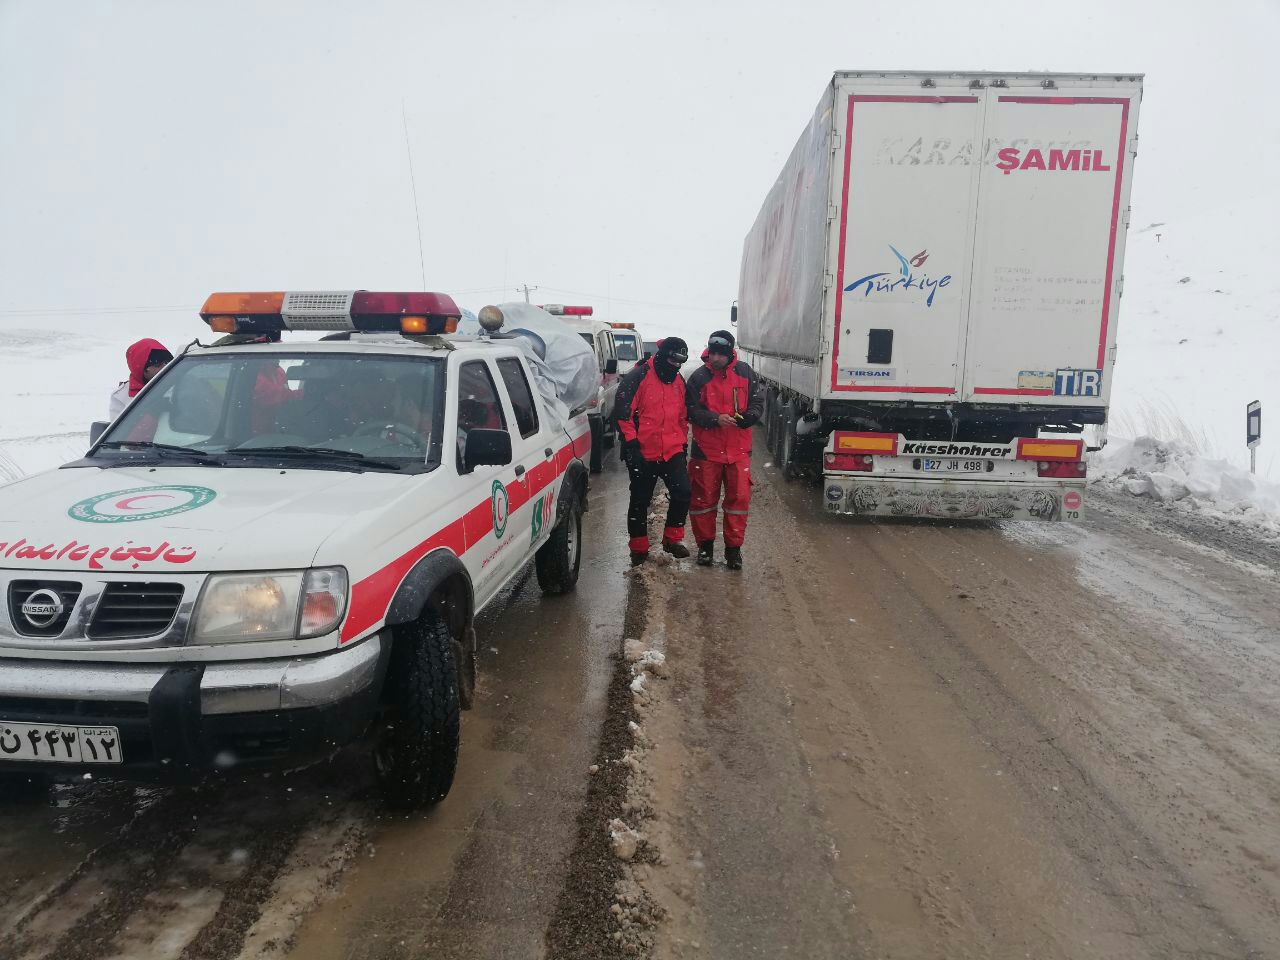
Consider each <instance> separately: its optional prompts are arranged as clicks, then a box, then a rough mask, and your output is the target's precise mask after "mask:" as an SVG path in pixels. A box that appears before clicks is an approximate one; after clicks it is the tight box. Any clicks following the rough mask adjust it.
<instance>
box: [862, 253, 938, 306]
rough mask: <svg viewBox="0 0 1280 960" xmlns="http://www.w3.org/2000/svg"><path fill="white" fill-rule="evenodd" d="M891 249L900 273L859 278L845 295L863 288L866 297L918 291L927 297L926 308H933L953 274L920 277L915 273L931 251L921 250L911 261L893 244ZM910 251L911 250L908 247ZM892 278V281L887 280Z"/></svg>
mask: <svg viewBox="0 0 1280 960" xmlns="http://www.w3.org/2000/svg"><path fill="white" fill-rule="evenodd" d="M889 249H890V250H892V251H893V255H894V256H895V257H897V258H898V273H897V274H894V273H893V272H892V271H890V270H882V271H880V272H879V273H869V274H867V275H866V276H865V277H859V278H858V279H857V280H855V281H853V283H851V284H849V285H848V286H847V287H845V288H844V292H845V293H853V292H854V291H855V290H857V289H858V288H859V287H861V288H862V295H863V296H864V297H869V296H871V294H872V293H888V294H893V295H897V294H906V293H909V292H910V291H912V290H916V291H918V292H920V293H923V294H924V295H925V298H924V302H925V306H927V307H932V306H933V298H934V297H935V296H937V294H938V291H939V290H941V289H942V288H943V287H945V286H947V285H948V284H949V283H951V274H949V273H948V274H947V275H946V276H944V277H940V278H936V279H935V278H934V277H930V276H929V275H928V274H927V273H921V274H919V275H918V276H917V275H916V273H915V271H916V269H918V268H919V267H923V266H924V262H925V261H926V260H928V259H929V251H928V250H921V251H920V252H919V253H917V254H916V255H915V256H914V257H912V258H911V259H909V260H908V259H907V258H906V257H904V256H903V255H902V254H900V253H899V252H898V250H897V248H896V247H895V246H894V245H893V244H889ZM908 249H910V248H909V247H908ZM889 277H892V279H886V278H889Z"/></svg>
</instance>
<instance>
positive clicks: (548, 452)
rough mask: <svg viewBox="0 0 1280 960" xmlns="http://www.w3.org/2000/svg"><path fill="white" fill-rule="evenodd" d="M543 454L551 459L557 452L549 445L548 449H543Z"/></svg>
mask: <svg viewBox="0 0 1280 960" xmlns="http://www.w3.org/2000/svg"><path fill="white" fill-rule="evenodd" d="M542 455H543V456H545V457H546V458H547V459H548V460H550V459H551V458H552V457H554V456H555V455H556V452H555V451H554V450H552V449H551V448H550V447H547V449H545V450H543V451H542Z"/></svg>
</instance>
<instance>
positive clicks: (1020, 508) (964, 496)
mask: <svg viewBox="0 0 1280 960" xmlns="http://www.w3.org/2000/svg"><path fill="white" fill-rule="evenodd" d="M1084 490H1085V487H1084V483H1083V482H1080V483H1070V482H1068V483H1043V482H1042V483H1035V482H1018V481H1008V480H1004V481H1002V480H989V481H981V480H951V479H938V480H915V479H910V480H908V479H894V480H887V479H884V478H883V477H875V476H865V477H858V476H851V475H849V474H831V473H828V474H825V475H824V476H823V478H822V499H823V504H824V506H825V507H826V510H827V512H828V513H847V514H854V515H857V516H864V517H934V518H937V519H940V520H1078V519H1080V517H1082V516H1083V515H1084Z"/></svg>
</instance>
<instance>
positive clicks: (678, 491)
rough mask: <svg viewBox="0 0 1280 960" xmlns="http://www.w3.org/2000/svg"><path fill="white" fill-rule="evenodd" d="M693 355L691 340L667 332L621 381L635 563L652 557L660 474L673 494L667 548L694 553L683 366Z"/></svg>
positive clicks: (618, 410)
mask: <svg viewBox="0 0 1280 960" xmlns="http://www.w3.org/2000/svg"><path fill="white" fill-rule="evenodd" d="M688 359H689V347H688V345H687V344H686V343H685V342H684V341H683V340H681V339H680V338H679V337H667V338H666V339H665V340H662V341H659V343H658V352H657V353H655V354H654V355H653V357H652V358H651V359H649V360H642V361H640V362H639V363H637V364H636V365H635V367H634V368H632V370H631V371H630V372H629V373H628V374H627V375H626V376H625V377H623V378H622V382H621V383H620V384H619V385H618V397H617V400H615V401H614V416H615V417H616V418H617V421H618V435H619V436H620V437H622V459H623V460H624V461H625V462H626V464H627V473H628V475H629V476H630V477H631V502H630V503H629V504H628V505H627V536H629V537H630V538H631V540H630V547H631V564H632V566H635V565H636V564H639V563H644V562H645V560H647V559H648V558H649V524H648V518H649V504H650V502H651V501H652V500H653V488H654V487H655V486H657V484H658V479H659V478H661V479H662V481H663V482H664V483H665V484H666V485H667V494H668V496H669V498H670V504H669V505H668V507H667V525H666V527H665V528H664V529H663V531H662V549H663V550H665V551H666V552H667V553H669V554H671V555H672V556H673V557H679V558H682V559H683V558H684V557H687V556H689V548H688V547H686V546H685V545H684V543H683V540H684V524H685V520H686V519H687V518H688V515H689V466H688V460H687V454H686V445H687V444H688V442H689V419H688V415H687V413H686V411H685V384H684V377H682V376H680V367H681V366H682V365H683V364H684V362H685V361H686V360H688Z"/></svg>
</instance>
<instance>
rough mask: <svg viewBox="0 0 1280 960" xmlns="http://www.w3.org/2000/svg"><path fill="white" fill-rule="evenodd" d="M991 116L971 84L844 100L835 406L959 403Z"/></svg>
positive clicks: (838, 178) (881, 91)
mask: <svg viewBox="0 0 1280 960" xmlns="http://www.w3.org/2000/svg"><path fill="white" fill-rule="evenodd" d="M983 107H984V104H983V101H982V97H981V91H971V90H969V89H968V88H967V86H966V85H965V84H964V83H963V82H955V83H954V84H951V85H948V84H945V83H944V84H940V85H939V88H938V89H935V90H932V91H926V90H922V89H921V87H920V86H919V84H918V83H916V84H914V85H907V84H902V85H900V86H888V85H883V84H874V85H869V84H866V83H862V82H856V81H855V82H853V83H851V84H850V85H848V86H844V85H842V86H841V87H840V88H839V89H838V95H837V98H836V132H837V136H838V137H839V138H840V141H841V142H840V143H839V145H838V146H837V148H836V149H837V150H838V151H839V155H841V158H842V162H839V163H837V164H835V165H834V166H835V186H834V190H835V191H836V193H835V195H836V196H837V197H838V198H839V206H838V211H839V219H838V221H837V225H838V232H837V234H836V237H835V244H834V246H835V247H836V248H837V250H836V263H835V274H836V276H835V279H836V285H835V290H834V294H835V295H834V298H833V299H834V304H833V311H832V313H833V320H832V321H831V322H832V324H833V328H834V329H833V331H832V334H831V335H830V340H829V341H828V342H829V344H830V347H831V352H830V359H829V367H828V369H827V370H826V371H825V374H824V376H825V379H826V381H827V382H826V383H825V384H824V385H825V386H826V387H827V389H828V390H829V395H830V396H832V397H839V398H844V399H859V398H861V399H876V400H891V399H900V398H901V399H908V398H909V399H913V400H919V401H927V400H954V399H956V398H957V397H958V395H959V392H960V390H961V387H962V381H961V363H962V359H963V349H964V339H963V333H964V329H965V326H966V323H967V316H968V302H967V301H968V289H967V288H968V277H969V273H970V269H969V259H970V251H971V250H972V242H973V234H974V223H975V212H976V197H977V183H978V170H979V167H978V164H977V163H976V162H975V144H976V143H978V142H979V136H980V131H981V126H982V120H983ZM824 339H825V338H824Z"/></svg>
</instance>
